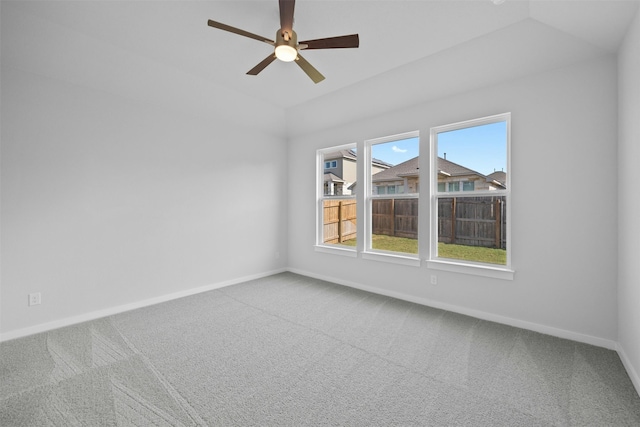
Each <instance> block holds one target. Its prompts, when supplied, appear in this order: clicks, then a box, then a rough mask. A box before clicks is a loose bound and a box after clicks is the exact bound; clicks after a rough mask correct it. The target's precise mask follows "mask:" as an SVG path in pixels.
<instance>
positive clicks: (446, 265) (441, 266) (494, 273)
mask: <svg viewBox="0 0 640 427" xmlns="http://www.w3.org/2000/svg"><path fill="white" fill-rule="evenodd" d="M504 121H506V123H507V159H506V160H507V171H509V173H507V182H506V185H507V188H506V189H505V190H486V191H474V192H463V191H459V192H453V193H454V194H456V196H457V197H465V196H469V197H476V196H506V204H507V209H506V210H507V224H506V233H507V239H506V240H507V264H506V265H504V266H502V265H498V264H486V263H477V262H471V261H465V260H456V259H450V258H440V257H438V256H437V255H436V254H437V253H438V237H437V236H438V203H437V201H438V198H437V195H438V194H443V195H444V193H439V192H438V179H437V177H435V178H434V176H430V177H429V181H430V183H431V185H430V197H429V203H430V210H429V212H430V216H431V218H430V240H431V241H430V242H429V257H428V258H427V260H426V261H427V268H430V269H434V270H444V271H452V272H457V273H463V274H474V275H478V276H485V277H493V278H498V279H506V280H513V276H514V273H515V271H514V270H513V269H512V256H511V247H512V245H511V240H512V239H511V237H512V236H511V234H512V233H511V223H512V212H511V211H512V209H511V175H512V174H511V172H510V171H511V113H503V114H496V115H494V116H489V117H482V118H479V119H473V120H467V121H462V122H457V123H451V124H448V125H444V126H436V127H433V128H431V131H430V138H429V139H430V141H429V156H430V161H431V170H432V171H437V170H438V166H437V165H438V152H437V136H438V134H439V133H442V132H448V131H452V130H458V129H463V128H469V127H474V126H481V125H487V124H491V123H497V122H504ZM431 175H433V173H432V174H431ZM471 193H473V196H471ZM451 194H452V193H448V195H451Z"/></svg>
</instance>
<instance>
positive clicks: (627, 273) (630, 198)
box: [618, 12, 640, 390]
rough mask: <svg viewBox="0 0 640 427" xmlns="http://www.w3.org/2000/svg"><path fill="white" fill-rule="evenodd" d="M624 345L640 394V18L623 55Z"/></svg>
mask: <svg viewBox="0 0 640 427" xmlns="http://www.w3.org/2000/svg"><path fill="white" fill-rule="evenodd" d="M618 66H619V98H620V104H619V105H620V107H619V114H620V140H619V146H618V239H619V241H618V269H619V285H618V313H619V314H618V340H619V344H620V347H621V351H620V354H621V356H622V358H623V361H624V362H625V366H626V367H627V371H628V372H629V375H630V376H631V378H632V379H633V380H634V382H635V386H636V388H637V389H638V390H640V310H639V309H638V308H639V306H640V263H638V259H640V224H639V223H638V212H640V191H638V186H637V185H636V182H637V181H638V163H639V161H640V121H639V118H640V79H638V76H640V12H638V13H636V17H635V20H634V22H633V24H632V25H631V27H630V29H629V32H628V33H627V36H626V39H625V42H624V44H623V46H622V48H621V49H620V53H619V62H618Z"/></svg>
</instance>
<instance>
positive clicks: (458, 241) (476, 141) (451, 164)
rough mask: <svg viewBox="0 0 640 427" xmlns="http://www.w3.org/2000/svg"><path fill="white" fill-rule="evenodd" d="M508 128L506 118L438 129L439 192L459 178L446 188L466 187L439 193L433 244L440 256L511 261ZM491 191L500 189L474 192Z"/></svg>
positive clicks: (476, 260)
mask: <svg viewBox="0 0 640 427" xmlns="http://www.w3.org/2000/svg"><path fill="white" fill-rule="evenodd" d="M507 128H508V127H507V121H506V120H505V121H499V122H496V123H489V124H483V125H479V126H461V127H460V128H459V129H455V130H449V131H446V132H439V133H437V137H436V139H435V141H436V149H437V153H438V158H437V169H438V171H437V179H438V191H442V190H441V188H442V186H441V184H443V183H444V182H445V181H447V180H451V179H456V178H457V179H459V181H456V182H448V190H447V191H448V192H450V193H454V192H460V190H462V192H460V193H459V195H458V194H456V195H454V194H450V195H448V196H445V195H444V194H442V195H437V196H436V200H437V208H436V211H437V236H435V238H437V243H436V242H432V247H435V248H436V253H437V256H438V257H440V258H451V259H457V260H466V261H473V262H480V263H488V264H501V265H506V264H507V235H506V234H507V232H506V230H507V221H506V220H507V212H506V209H507V203H506V202H507V199H506V198H507V196H506V195H505V194H506V192H505V191H504V190H506V189H507V188H506V185H507V184H506V183H507V173H508V171H507V146H508V143H509V142H508V135H507ZM461 184H462V185H461ZM492 190H502V191H501V194H499V195H496V196H484V195H483V196H474V192H477V191H485V192H486V191H492ZM433 245H435V246H433Z"/></svg>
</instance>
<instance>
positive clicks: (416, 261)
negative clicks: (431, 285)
mask: <svg viewBox="0 0 640 427" xmlns="http://www.w3.org/2000/svg"><path fill="white" fill-rule="evenodd" d="M362 258H363V259H369V260H373V261H382V262H390V263H393V264H401V265H409V266H413V267H420V263H421V261H420V258H417V257H412V256H406V255H396V254H392V253H384V252H368V251H364V252H362Z"/></svg>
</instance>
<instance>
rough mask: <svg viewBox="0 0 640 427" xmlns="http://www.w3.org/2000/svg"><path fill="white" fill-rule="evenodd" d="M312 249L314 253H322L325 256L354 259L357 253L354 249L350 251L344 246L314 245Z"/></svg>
mask: <svg viewBox="0 0 640 427" xmlns="http://www.w3.org/2000/svg"><path fill="white" fill-rule="evenodd" d="M314 249H315V251H316V252H323V253H325V254H333V255H342V256H348V257H352V258H355V257H357V256H358V252H356V250H355V248H354V249H351V248H348V247H346V246H338V245H331V246H329V245H315V246H314Z"/></svg>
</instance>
